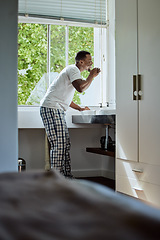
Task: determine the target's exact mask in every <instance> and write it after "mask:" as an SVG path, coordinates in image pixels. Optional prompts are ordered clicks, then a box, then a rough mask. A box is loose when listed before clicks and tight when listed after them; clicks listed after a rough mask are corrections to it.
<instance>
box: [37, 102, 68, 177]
mask: <svg viewBox="0 0 160 240" xmlns="http://www.w3.org/2000/svg"><path fill="white" fill-rule="evenodd" d="M40 115H41V118H42V121H43V124H44V127H45V130H46V134H47V137H48V140H49V143H50V145H51V149H50V164H51V168H55V169H57V170H59V171H60V173H62V174H63V175H64V176H66V177H72V174H71V160H70V154H69V151H70V138H69V132H68V128H67V125H66V121H65V113H64V111H63V110H60V109H52V108H46V107H41V108H40Z"/></svg>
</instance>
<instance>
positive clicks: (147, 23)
mask: <svg viewBox="0 0 160 240" xmlns="http://www.w3.org/2000/svg"><path fill="white" fill-rule="evenodd" d="M159 10H160V0H152V1H150V0H139V1H138V22H139V24H138V25H139V26H138V39H139V73H140V74H142V91H143V95H142V100H141V101H140V102H139V112H140V115H139V146H140V152H139V153H140V155H139V159H140V161H141V162H145V163H150V164H157V165H160V13H159Z"/></svg>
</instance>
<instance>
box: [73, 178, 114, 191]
mask: <svg viewBox="0 0 160 240" xmlns="http://www.w3.org/2000/svg"><path fill="white" fill-rule="evenodd" d="M78 179H84V180H89V181H92V182H96V183H100V184H102V185H104V186H107V187H109V188H111V189H113V190H115V180H112V179H109V178H105V177H85V178H78Z"/></svg>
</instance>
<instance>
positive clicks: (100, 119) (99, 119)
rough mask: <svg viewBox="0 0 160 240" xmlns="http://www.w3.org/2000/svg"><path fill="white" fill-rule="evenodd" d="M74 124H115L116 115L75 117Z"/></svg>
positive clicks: (73, 118)
mask: <svg viewBox="0 0 160 240" xmlns="http://www.w3.org/2000/svg"><path fill="white" fill-rule="evenodd" d="M72 123H91V124H97V123H98V124H114V123H115V114H112V113H111V114H107V115H106V114H105V115H73V116H72Z"/></svg>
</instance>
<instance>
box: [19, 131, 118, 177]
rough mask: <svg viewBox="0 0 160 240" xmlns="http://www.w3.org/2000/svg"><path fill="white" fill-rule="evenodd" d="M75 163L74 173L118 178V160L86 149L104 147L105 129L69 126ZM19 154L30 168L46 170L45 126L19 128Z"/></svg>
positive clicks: (76, 174)
mask: <svg viewBox="0 0 160 240" xmlns="http://www.w3.org/2000/svg"><path fill="white" fill-rule="evenodd" d="M69 134H70V139H71V164H72V172H73V175H74V176H79V177H85V176H105V177H108V178H111V179H114V175H115V166H114V163H115V160H114V158H111V157H108V156H102V155H98V154H93V153H88V152H86V147H100V138H101V137H102V136H104V135H105V128H69ZM18 136H19V157H21V158H23V159H24V160H25V161H26V170H33V169H44V159H45V140H44V139H45V131H44V129H42V128H41V129H27V128H26V129H19V135H18Z"/></svg>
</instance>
